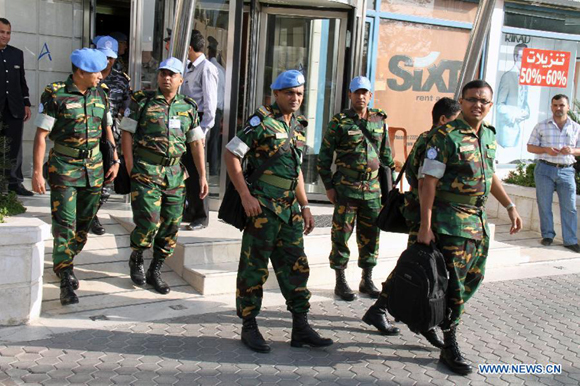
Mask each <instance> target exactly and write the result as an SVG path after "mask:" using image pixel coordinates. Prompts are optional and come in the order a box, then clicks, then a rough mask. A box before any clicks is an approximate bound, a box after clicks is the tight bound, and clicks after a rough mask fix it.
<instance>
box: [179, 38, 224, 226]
mask: <svg viewBox="0 0 580 386" xmlns="http://www.w3.org/2000/svg"><path fill="white" fill-rule="evenodd" d="M204 50H205V38H204V37H203V35H202V34H201V33H200V32H199V31H197V30H194V31H193V32H192V34H191V40H190V43H189V52H188V59H189V61H188V64H187V69H186V71H185V75H184V77H183V78H184V82H183V86H182V88H181V92H182V93H183V94H184V95H187V96H189V97H191V98H193V100H194V101H195V102H196V103H197V108H198V113H199V117H200V120H201V123H200V126H201V129H202V130H203V132H204V133H205V134H206V137H207V134H208V132H209V131H210V130H211V129H212V127H214V123H215V115H216V109H217V102H218V70H217V68H216V67H215V66H214V65H213V64H211V63H210V62H209V60H207V59H206V57H205V54H204V53H203V52H204ZM182 162H183V164H184V165H185V167H186V169H187V172H188V173H189V176H190V178H188V179H186V180H185V190H186V202H187V204H186V206H185V209H184V212H183V221H185V222H190V224H189V225H188V226H186V229H188V230H199V229H203V228H205V227H207V225H208V224H209V201H208V197H206V198H205V199H203V200H202V199H200V198H199V193H200V192H199V184H198V181H199V178H198V175H197V170H196V168H195V165H194V164H193V162H192V158H191V155H190V154H189V150H188V154H186V155H184V156H183V158H182Z"/></svg>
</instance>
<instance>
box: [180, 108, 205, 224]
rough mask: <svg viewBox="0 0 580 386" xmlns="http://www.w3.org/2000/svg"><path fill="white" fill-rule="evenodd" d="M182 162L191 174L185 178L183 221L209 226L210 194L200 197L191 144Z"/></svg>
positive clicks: (200, 115)
mask: <svg viewBox="0 0 580 386" xmlns="http://www.w3.org/2000/svg"><path fill="white" fill-rule="evenodd" d="M202 117H203V113H199V120H200V121H201V119H202ZM181 162H183V165H184V166H185V169H186V170H187V173H188V174H189V178H188V179H186V180H185V207H184V209H183V220H182V221H184V222H190V223H193V224H201V225H205V226H208V224H209V195H208V196H207V197H206V198H205V199H203V200H202V199H200V198H199V193H200V191H199V173H197V169H196V168H195V163H194V162H193V156H192V155H191V149H190V147H189V144H187V152H186V153H185V154H184V155H183V157H181ZM204 162H205V160H204Z"/></svg>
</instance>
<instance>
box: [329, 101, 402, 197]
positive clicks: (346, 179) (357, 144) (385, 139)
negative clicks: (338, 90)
mask: <svg viewBox="0 0 580 386" xmlns="http://www.w3.org/2000/svg"><path fill="white" fill-rule="evenodd" d="M368 112H369V115H368V119H366V120H364V119H359V117H358V115H357V114H356V113H355V112H354V110H352V109H347V110H345V111H343V112H342V113H339V114H336V115H335V116H334V117H333V118H332V120H331V121H330V122H329V124H328V129H327V130H326V133H325V134H324V139H323V140H322V146H321V147H320V153H319V155H318V173H319V174H320V177H321V178H322V182H323V183H324V187H325V188H326V190H329V189H332V188H335V189H337V193H338V194H339V195H344V196H346V197H350V198H356V199H369V198H377V197H380V195H381V187H380V184H379V179H378V177H375V178H373V179H370V180H362V181H361V180H360V179H358V178H353V177H351V176H347V175H345V174H343V173H342V172H341V171H340V168H341V167H342V168H346V169H351V170H353V171H357V172H359V173H369V172H374V171H376V170H378V169H379V166H380V164H381V163H382V164H383V165H384V166H387V167H389V168H391V169H392V168H393V167H394V165H395V164H394V161H393V158H392V156H391V148H390V146H389V135H388V132H387V130H386V127H387V125H386V123H385V122H384V121H385V119H386V118H387V114H386V113H385V112H384V111H383V110H381V109H369V110H368ZM361 127H366V129H367V130H368V131H369V132H370V133H371V135H372V137H373V143H374V145H375V147H376V148H377V149H378V151H379V152H380V154H377V152H376V151H375V147H373V146H372V145H371V144H370V143H369V141H368V139H367V138H366V136H365V135H364V134H363V132H362V130H361ZM335 152H336V161H335V163H336V166H337V168H338V170H337V172H336V173H335V174H334V175H333V174H332V171H331V169H330V168H331V165H332V158H333V156H334V153H335Z"/></svg>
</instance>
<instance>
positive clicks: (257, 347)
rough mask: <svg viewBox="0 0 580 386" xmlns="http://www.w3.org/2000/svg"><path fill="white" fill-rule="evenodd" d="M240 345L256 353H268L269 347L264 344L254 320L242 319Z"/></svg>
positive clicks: (264, 341)
mask: <svg viewBox="0 0 580 386" xmlns="http://www.w3.org/2000/svg"><path fill="white" fill-rule="evenodd" d="M242 343H244V344H245V345H246V346H248V348H250V349H251V350H254V351H256V352H261V353H269V352H270V346H269V345H268V343H266V340H265V339H264V337H263V336H262V334H260V330H258V323H257V322H256V318H247V319H244V322H243V325H242Z"/></svg>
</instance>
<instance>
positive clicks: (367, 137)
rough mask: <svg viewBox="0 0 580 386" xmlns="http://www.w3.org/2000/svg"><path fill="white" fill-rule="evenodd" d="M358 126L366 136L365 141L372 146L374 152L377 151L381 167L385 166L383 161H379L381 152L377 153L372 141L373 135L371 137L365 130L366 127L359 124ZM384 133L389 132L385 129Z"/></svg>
mask: <svg viewBox="0 0 580 386" xmlns="http://www.w3.org/2000/svg"><path fill="white" fill-rule="evenodd" d="M359 127H360V129H361V131H362V133H363V134H364V136H365V137H366V139H367V141H368V142H369V144H370V145H371V146H372V147H373V149H375V153H377V157H379V164H381V166H382V167H384V168H386V167H387V166H385V165H383V162H382V161H381V153H379V149H378V148H377V147H376V146H375V144H374V143H373V137H372V135H371V133H370V132H369V131H368V130H367V128H366V127H365V126H359ZM385 135H389V134H388V133H387V132H386V131H385Z"/></svg>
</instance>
